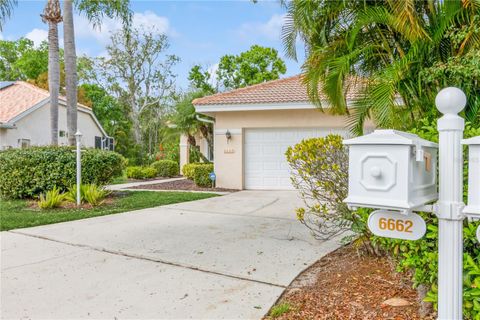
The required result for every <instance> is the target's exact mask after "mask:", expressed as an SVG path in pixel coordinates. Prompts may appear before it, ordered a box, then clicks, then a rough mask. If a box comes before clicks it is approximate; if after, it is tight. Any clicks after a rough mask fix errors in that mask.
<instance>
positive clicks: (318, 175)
mask: <svg viewBox="0 0 480 320" xmlns="http://www.w3.org/2000/svg"><path fill="white" fill-rule="evenodd" d="M286 157H287V161H288V163H289V164H290V167H291V169H292V176H291V181H292V184H293V186H294V187H295V188H296V189H298V190H299V192H300V195H301V197H302V199H303V203H304V206H303V207H301V208H297V210H296V213H297V218H298V220H300V222H302V223H303V224H304V225H305V226H307V227H308V228H309V229H310V230H312V232H313V234H314V236H315V237H316V238H319V239H328V238H331V237H333V236H335V235H337V234H340V233H342V232H344V231H346V230H350V229H352V226H353V225H357V224H358V223H359V220H360V219H359V217H358V215H357V214H355V213H353V212H352V211H351V210H349V209H348V207H347V205H346V204H345V203H343V199H345V198H346V197H347V193H348V153H347V150H346V148H345V146H344V145H343V143H342V137H341V136H339V135H328V136H326V137H322V138H312V139H306V140H303V141H302V142H300V143H299V144H297V145H295V146H293V147H289V148H288V149H287V152H286Z"/></svg>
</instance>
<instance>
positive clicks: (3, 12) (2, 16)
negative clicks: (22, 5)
mask: <svg viewBox="0 0 480 320" xmlns="http://www.w3.org/2000/svg"><path fill="white" fill-rule="evenodd" d="M17 3H18V0H0V31H2V30H3V24H4V23H5V21H6V20H7V19H8V18H9V17H10V16H11V15H12V12H13V9H14V8H15V7H16V6H17Z"/></svg>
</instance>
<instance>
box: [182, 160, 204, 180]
mask: <svg viewBox="0 0 480 320" xmlns="http://www.w3.org/2000/svg"><path fill="white" fill-rule="evenodd" d="M198 165H202V163H199V162H193V163H187V164H186V165H184V166H183V168H182V174H183V175H184V176H185V178H187V179H190V180H193V178H194V174H195V167H197V166H198Z"/></svg>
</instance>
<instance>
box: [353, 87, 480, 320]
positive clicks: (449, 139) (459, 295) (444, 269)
mask: <svg viewBox="0 0 480 320" xmlns="http://www.w3.org/2000/svg"><path fill="white" fill-rule="evenodd" d="M466 102H467V98H466V96H465V94H464V93H463V92H462V91H461V90H460V89H458V88H454V87H450V88H445V89H443V90H441V91H440V92H439V93H438V95H437V97H436V98H435V104H436V106H437V109H438V110H439V111H440V112H441V113H442V114H443V116H442V117H441V118H440V119H438V122H437V127H438V131H439V145H438V151H439V154H438V164H439V166H438V168H439V175H438V189H439V192H438V193H437V181H436V179H435V178H436V166H437V164H436V163H437V156H436V155H437V145H436V144H434V143H432V142H430V141H426V140H423V139H420V138H419V137H418V136H416V135H412V134H408V133H405V132H398V131H394V130H376V131H375V132H374V133H372V134H369V135H366V136H362V137H358V138H354V139H350V140H346V141H344V144H346V145H349V146H350V148H349V186H348V197H347V198H346V199H345V200H344V201H345V202H346V203H347V204H348V205H349V207H351V208H355V207H367V208H380V209H382V210H377V211H375V212H373V213H372V214H371V215H370V217H369V220H368V226H369V228H370V230H371V231H372V232H373V233H374V234H376V235H380V236H386V237H391V238H398V239H407V240H415V239H418V238H420V237H422V236H423V234H424V233H425V223H424V221H423V220H422V218H421V217H420V216H418V215H416V214H415V213H414V211H427V212H432V213H434V214H435V215H436V216H437V217H438V319H440V320H452V319H456V320H457V319H462V311H463V306H462V300H463V276H462V274H463V220H464V219H465V217H466V216H467V215H472V216H474V217H478V218H480V199H479V195H478V192H479V190H480V182H479V181H480V179H479V174H480V169H479V168H480V166H479V163H478V159H479V158H480V137H475V138H472V139H468V140H464V141H463V143H464V144H468V145H469V146H470V157H469V158H470V163H469V165H470V171H469V205H468V206H467V207H466V208H465V204H464V203H463V149H462V138H463V131H464V128H465V121H464V120H463V118H462V117H460V116H459V115H458V113H459V112H460V111H462V110H463V108H464V107H465V105H466ZM437 200H438V201H437ZM434 201H436V203H435V204H434V205H427V204H428V203H431V202H434ZM477 237H478V238H479V241H480V228H479V229H478V230H477Z"/></svg>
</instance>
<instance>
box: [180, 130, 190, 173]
mask: <svg viewBox="0 0 480 320" xmlns="http://www.w3.org/2000/svg"><path fill="white" fill-rule="evenodd" d="M179 149H180V174H182V168H183V166H184V165H186V164H187V163H188V162H189V161H188V158H189V144H188V138H187V136H186V135H184V134H182V135H180V146H179Z"/></svg>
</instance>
